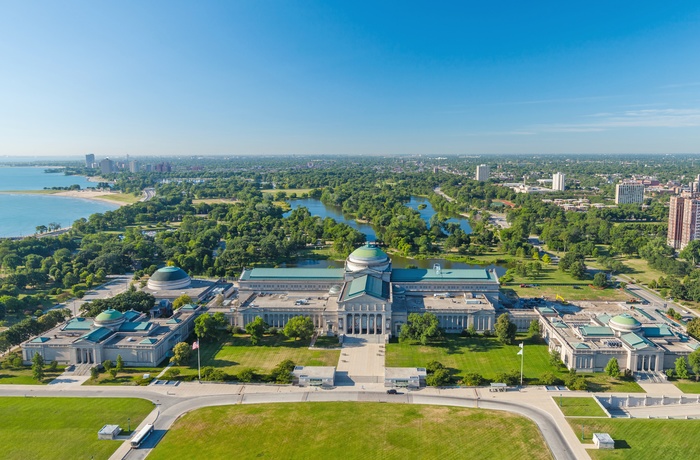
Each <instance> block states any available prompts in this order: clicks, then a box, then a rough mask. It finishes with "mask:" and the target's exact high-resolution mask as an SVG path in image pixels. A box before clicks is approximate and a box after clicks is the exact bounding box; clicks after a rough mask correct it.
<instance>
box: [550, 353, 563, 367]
mask: <svg viewBox="0 0 700 460" xmlns="http://www.w3.org/2000/svg"><path fill="white" fill-rule="evenodd" d="M549 364H550V365H551V366H554V367H559V366H561V356H560V355H559V352H558V351H557V350H549Z"/></svg>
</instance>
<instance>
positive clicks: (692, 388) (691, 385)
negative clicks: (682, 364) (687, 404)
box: [673, 380, 700, 394]
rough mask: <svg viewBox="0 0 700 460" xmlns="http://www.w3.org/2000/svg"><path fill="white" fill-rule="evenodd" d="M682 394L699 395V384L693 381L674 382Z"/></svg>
mask: <svg viewBox="0 0 700 460" xmlns="http://www.w3.org/2000/svg"><path fill="white" fill-rule="evenodd" d="M673 384H674V385H676V386H677V387H678V388H679V389H680V390H681V391H682V392H683V393H692V394H698V393H700V382H696V381H695V380H676V381H674V382H673Z"/></svg>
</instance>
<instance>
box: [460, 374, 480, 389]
mask: <svg viewBox="0 0 700 460" xmlns="http://www.w3.org/2000/svg"><path fill="white" fill-rule="evenodd" d="M462 383H464V384H465V385H467V386H470V387H478V386H479V385H481V384H483V383H484V377H482V376H481V374H479V373H477V372H468V373H467V374H465V376H464V379H463V380H462Z"/></svg>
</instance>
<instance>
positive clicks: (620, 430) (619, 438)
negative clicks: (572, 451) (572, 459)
mask: <svg viewBox="0 0 700 460" xmlns="http://www.w3.org/2000/svg"><path fill="white" fill-rule="evenodd" d="M569 424H570V425H571V428H572V429H573V430H574V433H576V435H577V436H578V437H579V439H581V425H583V432H584V443H587V444H590V443H592V442H593V441H592V437H593V433H608V434H610V436H612V438H613V439H614V440H615V450H612V451H605V450H595V449H592V450H588V453H589V454H590V456H591V458H592V459H593V460H609V459H629V460H658V459H663V460H688V459H692V458H700V444H699V443H697V442H695V439H696V438H697V436H698V434H699V433H700V420H647V419H623V418H615V419H601V418H598V419H569Z"/></svg>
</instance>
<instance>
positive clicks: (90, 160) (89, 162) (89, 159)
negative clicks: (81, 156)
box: [85, 153, 95, 168]
mask: <svg viewBox="0 0 700 460" xmlns="http://www.w3.org/2000/svg"><path fill="white" fill-rule="evenodd" d="M94 164H95V154H94V153H88V154H87V155H85V167H86V168H92V167H93V165H94Z"/></svg>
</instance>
